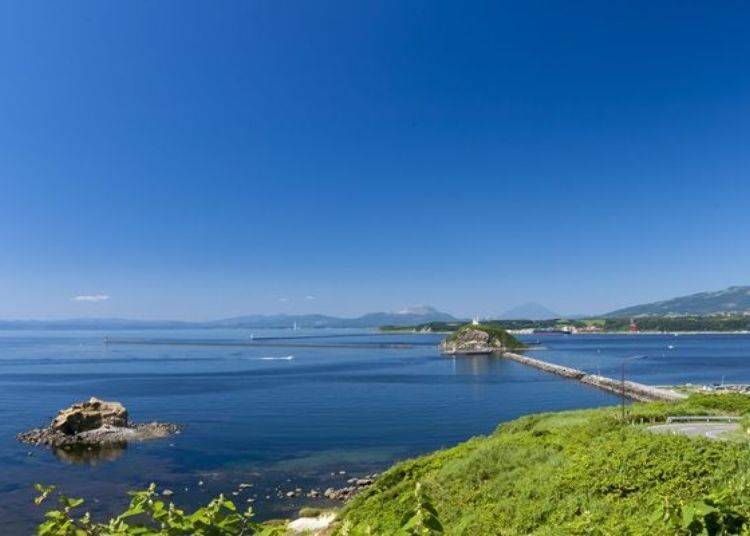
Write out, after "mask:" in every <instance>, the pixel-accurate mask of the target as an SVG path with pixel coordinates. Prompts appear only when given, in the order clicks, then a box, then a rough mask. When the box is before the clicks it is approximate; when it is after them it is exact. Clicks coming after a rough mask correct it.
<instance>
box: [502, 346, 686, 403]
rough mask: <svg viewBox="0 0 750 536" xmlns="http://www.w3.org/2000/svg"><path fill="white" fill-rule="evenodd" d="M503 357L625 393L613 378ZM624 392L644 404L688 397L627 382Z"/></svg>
mask: <svg viewBox="0 0 750 536" xmlns="http://www.w3.org/2000/svg"><path fill="white" fill-rule="evenodd" d="M503 356H504V357H507V358H508V359H512V360H513V361H517V362H519V363H523V364H524V365H528V366H530V367H534V368H538V369H539V370H543V371H545V372H549V373H551V374H557V375H558V376H563V377H564V378H571V379H575V380H578V381H580V382H581V383H585V384H588V385H593V386H594V387H598V388H599V389H602V390H604V391H609V392H612V393H616V394H620V393H622V391H623V385H622V382H620V381H618V380H613V379H612V378H607V377H606V376H599V375H597V374H587V373H586V372H584V371H582V370H578V369H574V368H571V367H564V366H562V365H555V364H554V363H548V362H547V361H542V360H541V359H534V358H533V357H526V356H524V355H521V354H515V353H512V352H505V353H504V354H503ZM624 390H625V396H627V397H628V398H630V399H633V400H638V401H642V402H645V401H650V400H667V401H676V400H682V399H683V398H685V397H686V395H683V394H681V393H675V392H674V391H670V390H668V389H661V388H659V387H652V386H650V385H644V384H642V383H636V382H630V381H626V382H625V389H624Z"/></svg>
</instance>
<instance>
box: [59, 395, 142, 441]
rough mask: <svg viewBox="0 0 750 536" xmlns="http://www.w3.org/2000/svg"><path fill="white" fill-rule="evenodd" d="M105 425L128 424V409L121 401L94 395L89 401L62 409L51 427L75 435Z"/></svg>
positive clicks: (117, 425) (123, 425) (119, 425)
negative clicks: (106, 400)
mask: <svg viewBox="0 0 750 536" xmlns="http://www.w3.org/2000/svg"><path fill="white" fill-rule="evenodd" d="M104 425H108V426H116V427H125V426H127V425H128V410H126V409H125V406H123V405H122V404H120V403H119V402H105V401H104V400H99V399H98V398H95V397H93V396H92V397H91V398H90V399H89V401H88V402H80V403H78V404H73V405H72V406H70V407H69V408H65V409H63V410H60V412H59V413H58V414H57V417H55V419H54V420H53V421H52V425H51V428H52V429H53V430H58V431H60V432H62V433H64V434H66V435H75V434H80V433H81V432H87V431H89V430H96V429H97V428H101V427H102V426H104Z"/></svg>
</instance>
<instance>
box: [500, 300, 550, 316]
mask: <svg viewBox="0 0 750 536" xmlns="http://www.w3.org/2000/svg"><path fill="white" fill-rule="evenodd" d="M499 318H500V319H503V320H549V319H551V318H560V315H559V314H558V313H556V312H554V311H552V310H550V309H547V308H546V307H545V306H544V305H541V304H539V303H535V302H529V303H524V304H522V305H518V306H516V307H513V308H512V309H508V310H507V311H505V312H504V313H503V314H501V315H500V317H499Z"/></svg>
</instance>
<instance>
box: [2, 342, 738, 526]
mask: <svg viewBox="0 0 750 536" xmlns="http://www.w3.org/2000/svg"><path fill="white" fill-rule="evenodd" d="M306 334H308V333H305V332H304V331H298V332H294V333H292V332H289V331H286V332H270V331H268V332H265V333H264V332H260V331H256V332H255V335H256V336H263V335H266V336H269V335H285V336H290V335H295V336H300V335H306ZM309 334H312V335H322V334H326V335H331V336H334V335H340V334H345V335H347V337H343V338H342V337H336V338H334V339H331V340H332V341H335V342H344V341H351V342H376V341H381V342H404V343H412V344H413V346H412V347H410V348H396V349H392V348H389V349H374V348H336V349H333V348H248V347H239V348H238V347H221V346H135V345H105V344H104V343H103V339H104V337H105V336H106V335H111V336H116V337H117V338H120V339H125V338H132V339H137V338H149V339H157V338H158V339H190V340H196V341H233V340H234V341H240V340H247V337H248V333H247V332H246V331H239V330H237V331H232V330H200V331H185V330H180V331H158V332H155V331H147V332H135V331H130V332H117V333H103V332H91V331H88V332H60V331H48V332H30V331H12V332H0V533H2V534H27V533H29V532H31V530H32V528H33V527H34V525H35V524H36V523H37V522H38V521H39V520H40V518H41V512H40V511H38V510H37V509H35V508H34V507H33V505H32V504H31V498H32V497H33V492H32V489H31V485H32V484H33V483H34V482H44V483H52V484H56V485H58V486H60V487H61V488H62V489H63V490H64V491H65V492H66V493H68V494H69V495H72V496H83V497H86V498H88V499H89V502H90V508H92V511H93V513H94V514H95V515H96V514H99V515H103V514H105V513H108V512H109V511H111V509H113V508H114V509H117V508H120V507H122V506H123V505H124V504H125V503H126V501H127V498H126V496H125V492H126V491H127V490H129V489H133V488H142V487H145V486H147V485H148V484H149V483H150V482H157V483H158V484H159V485H160V486H161V487H164V488H169V489H171V490H173V491H174V496H173V500H174V501H175V502H177V503H178V504H181V505H185V506H193V505H195V504H196V503H197V502H203V501H206V500H207V499H208V498H209V497H212V496H214V495H215V494H217V493H219V492H224V493H228V494H230V497H232V498H234V499H235V500H236V501H238V502H241V503H243V504H244V503H245V501H246V500H247V499H251V498H257V502H256V503H255V508H256V510H257V511H258V513H259V516H260V517H261V518H267V517H274V516H282V515H287V514H289V513H291V512H293V511H295V510H296V509H297V508H299V506H300V505H303V504H311V503H312V501H311V500H310V499H306V498H295V499H285V498H283V499H282V498H279V497H278V495H279V493H283V492H285V491H288V490H292V489H294V488H296V487H300V488H303V489H304V490H305V491H307V490H309V489H311V488H313V487H315V488H325V487H327V486H341V485H343V484H344V483H345V481H346V479H348V478H350V477H351V476H357V475H362V474H365V473H368V472H371V471H374V470H380V469H383V468H385V467H387V466H389V465H390V464H392V463H393V462H394V461H397V460H399V459H404V458H407V457H410V456H414V455H417V454H420V453H424V452H428V451H431V450H434V449H437V448H441V447H446V446H450V445H453V444H455V443H457V442H459V441H462V440H465V439H467V438H469V437H471V436H473V435H477V434H486V433H489V432H491V431H492V430H493V429H494V428H495V427H496V426H497V424H498V423H499V422H502V421H506V420H509V419H513V418H515V417H517V416H520V415H523V414H526V413H533V412H539V411H551V410H560V409H570V408H579V407H593V406H598V405H607V404H613V403H616V401H617V399H616V397H614V396H612V395H610V394H607V393H603V392H601V391H598V390H596V389H594V388H591V387H587V386H583V385H580V384H578V383H577V382H573V381H569V380H564V379H561V378H559V377H556V376H552V375H548V374H545V373H542V372H540V371H537V370H534V369H531V368H527V367H524V366H523V365H520V364H517V363H515V362H512V361H505V360H502V359H497V358H489V357H471V358H466V357H464V358H456V359H450V358H444V357H441V356H440V355H439V354H438V353H437V351H436V345H437V343H438V342H439V340H440V336H439V335H409V334H399V335H376V336H373V337H361V336H358V335H360V334H359V333H354V332H333V331H325V332H321V331H315V332H310V333H309ZM533 339H535V337H532V340H533ZM306 342H325V339H308V340H306ZM540 342H541V343H542V344H543V346H544V348H545V349H540V350H535V351H533V352H532V353H534V354H535V355H537V356H538V357H541V358H543V359H548V360H551V361H556V362H560V363H565V364H570V365H572V366H576V367H578V368H584V369H587V370H592V371H596V370H597V368H598V369H599V370H600V371H601V372H602V373H604V374H616V373H617V370H618V368H617V367H618V364H619V360H620V359H621V358H622V357H623V356H627V355H634V354H646V355H647V356H648V357H646V358H644V359H642V360H638V361H635V362H633V363H632V364H631V365H630V366H629V369H628V377H629V378H633V379H637V380H639V381H643V382H646V383H654V384H662V383H678V382H685V381H693V382H708V383H711V382H714V381H720V380H721V377H722V376H725V379H726V381H733V382H734V381H736V382H739V381H748V382H750V366H748V365H750V337H747V336H680V337H676V338H675V337H661V336H567V337H566V336H546V337H543V338H541V339H540ZM669 346H672V347H673V348H669ZM92 395H93V396H97V397H100V398H103V399H113V400H119V401H121V402H122V403H124V404H125V405H126V406H127V407H128V409H129V410H130V414H131V419H132V420H134V421H152V420H159V421H165V422H174V423H179V424H182V425H184V426H185V429H184V431H183V433H181V434H180V435H178V436H175V437H173V438H170V439H166V440H160V441H153V442H147V443H141V444H135V445H131V446H129V447H128V448H127V449H125V450H122V451H110V452H106V453H103V454H99V455H92V456H90V457H89V458H88V459H81V458H71V457H70V456H65V455H63V454H60V453H55V452H53V451H50V450H47V449H44V448H39V447H32V446H29V445H24V444H20V443H18V442H17V441H16V440H15V438H14V436H15V434H16V433H18V432H20V431H24V430H26V429H28V428H31V427H38V426H42V425H46V424H47V423H48V422H49V421H50V419H51V418H52V416H53V415H54V414H55V412H56V411H57V409H59V408H62V407H65V406H67V405H69V404H70V403H72V402H73V401H76V400H82V399H86V398H88V397H90V396H92ZM340 471H345V472H346V474H343V475H342V474H339V472H340ZM332 473H333V474H332ZM199 481H203V482H204V485H203V486H198V482H199ZM245 482H249V483H252V484H253V485H254V487H253V488H250V489H249V490H245V491H243V492H242V493H241V494H240V495H238V496H236V497H235V496H232V495H231V493H232V491H235V490H237V489H238V485H239V484H240V483H245ZM186 489H187V491H186ZM266 496H268V497H270V499H266Z"/></svg>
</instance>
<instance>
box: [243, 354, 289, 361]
mask: <svg viewBox="0 0 750 536" xmlns="http://www.w3.org/2000/svg"><path fill="white" fill-rule="evenodd" d="M242 359H247V360H249V361H291V360H292V359H294V356H293V355H285V356H277V357H274V356H268V357H243V358H242Z"/></svg>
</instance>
